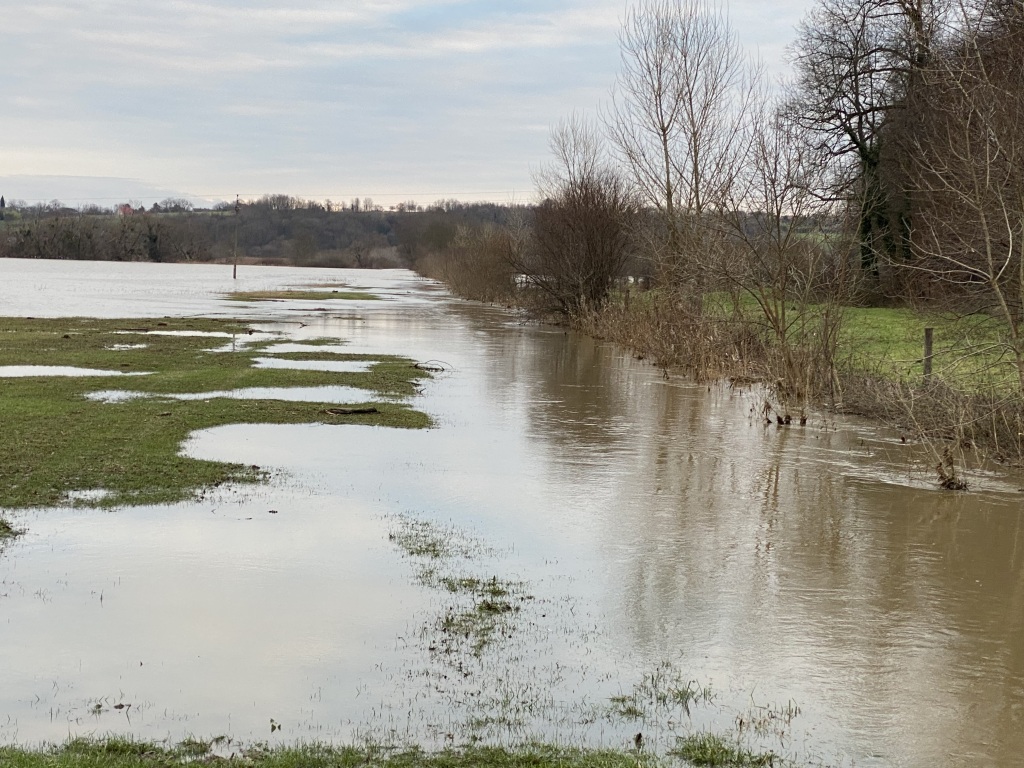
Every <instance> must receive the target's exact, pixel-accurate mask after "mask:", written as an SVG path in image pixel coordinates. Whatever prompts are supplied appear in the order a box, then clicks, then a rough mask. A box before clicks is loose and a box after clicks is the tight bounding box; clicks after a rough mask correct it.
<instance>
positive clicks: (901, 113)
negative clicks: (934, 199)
mask: <svg viewBox="0 0 1024 768" xmlns="http://www.w3.org/2000/svg"><path fill="white" fill-rule="evenodd" d="M946 5H947V3H945V2H944V0H820V2H819V4H818V5H817V7H815V8H814V9H813V10H812V11H811V12H810V13H809V14H808V15H807V17H806V18H805V19H804V20H803V21H802V22H801V24H800V26H799V27H798V32H797V40H796V42H795V44H794V46H793V48H792V51H791V55H792V60H793V64H794V68H795V71H796V79H795V82H794V84H793V88H792V93H791V96H790V99H789V110H790V112H791V114H792V116H793V118H794V119H795V120H796V121H797V123H798V124H799V125H801V126H802V127H803V128H804V129H805V130H806V131H807V134H808V136H810V137H811V141H812V142H813V144H814V146H815V148H816V149H818V150H819V151H821V152H822V153H824V154H825V156H826V157H827V158H829V160H830V162H831V164H832V165H833V167H834V168H835V171H836V172H835V177H834V178H833V180H832V182H831V184H830V188H829V189H827V190H826V194H829V195H832V196H834V197H837V198H844V199H846V200H848V201H849V202H850V204H851V205H854V206H856V207H857V208H858V209H859V213H858V217H857V219H858V240H859V243H860V257H861V264H862V266H863V267H864V268H865V269H866V270H868V271H870V272H873V273H874V274H875V275H876V276H877V274H878V268H879V256H880V255H887V256H895V255H897V254H898V253H900V252H901V251H903V250H904V247H905V246H906V244H907V234H908V233H909V216H910V211H909V210H907V204H906V196H905V195H904V194H903V191H902V190H901V186H902V180H901V178H900V175H899V163H898V161H895V160H894V158H896V157H898V154H899V148H898V145H899V142H900V141H901V138H900V137H899V134H900V133H902V134H903V135H907V134H912V133H913V131H914V129H915V127H914V124H913V122H914V121H913V119H908V112H907V110H908V109H910V107H911V103H912V100H913V93H914V92H915V90H916V89H917V87H918V83H919V82H920V77H921V73H922V72H923V71H924V69H925V68H926V67H927V65H928V61H929V58H930V56H931V50H932V47H933V45H934V41H935V37H936V34H937V33H938V30H939V28H940V24H941V21H942V17H943V16H944V15H945V11H946ZM898 126H899V127H902V131H900V130H898ZM887 142H889V143H891V144H893V145H894V151H893V152H887V147H886V143H887Z"/></svg>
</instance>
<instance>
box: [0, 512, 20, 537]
mask: <svg viewBox="0 0 1024 768" xmlns="http://www.w3.org/2000/svg"><path fill="white" fill-rule="evenodd" d="M20 533H21V531H19V530H18V529H17V528H15V527H14V526H13V525H11V524H10V522H8V521H7V520H5V519H4V518H2V517H0V541H2V540H3V539H13V538H14V537H15V536H17V535H19V534H20Z"/></svg>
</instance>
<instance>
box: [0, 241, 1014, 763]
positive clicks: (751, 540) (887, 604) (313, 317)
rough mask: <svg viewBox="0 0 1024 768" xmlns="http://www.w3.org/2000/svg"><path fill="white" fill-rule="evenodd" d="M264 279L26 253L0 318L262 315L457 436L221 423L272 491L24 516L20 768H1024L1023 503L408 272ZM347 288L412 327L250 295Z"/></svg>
mask: <svg viewBox="0 0 1024 768" xmlns="http://www.w3.org/2000/svg"><path fill="white" fill-rule="evenodd" d="M239 273H240V277H239V279H238V280H237V281H232V280H231V278H230V267H223V266H190V265H143V264H97V263H69V262H25V261H14V260H3V261H0V278H2V279H0V313H2V314H3V315H6V316H30V315H31V316H35V317H62V316H75V315H81V316H103V317H144V316H145V317H162V316H165V315H173V316H182V315H194V314H202V315H210V316H227V317H245V318H247V319H249V320H250V321H251V322H253V323H254V324H255V326H256V328H257V329H258V330H259V331H260V334H257V335H258V336H260V337H261V338H268V337H267V336H264V335H263V334H272V335H273V338H279V339H280V343H281V347H280V349H282V350H289V349H290V350H296V349H302V348H304V347H305V345H306V343H308V342H311V341H313V340H316V341H318V342H320V343H323V339H329V340H331V342H330V343H331V344H337V345H344V350H345V351H346V352H348V353H359V354H372V355H391V354H393V355H402V356H406V357H408V358H411V359H413V360H418V361H423V362H427V361H432V364H433V365H434V366H436V367H438V368H440V369H442V370H441V371H440V372H438V373H435V374H434V377H433V379H432V380H430V381H427V382H426V383H425V385H424V386H423V390H422V392H421V394H419V395H417V396H415V397H413V398H410V405H412V407H414V408H416V409H419V410H421V411H424V412H426V413H427V414H429V415H430V416H431V418H432V419H433V422H434V426H433V427H432V428H430V429H426V430H399V429H387V428H380V427H365V426H352V425H350V426H345V425H277V426H258V425H257V426H253V425H244V426H242V425H239V426H226V427H219V428H216V429H212V430H207V431H203V432H199V433H195V434H193V436H192V437H191V438H190V439H189V441H188V442H187V444H186V445H185V446H184V450H185V451H186V452H187V453H188V454H189V455H192V456H195V457H197V458H202V459H215V460H222V461H232V462H241V463H245V464H252V465H258V466H260V467H263V468H266V469H268V470H270V472H271V477H272V479H271V481H270V482H269V484H266V485H262V486H255V487H252V486H247V487H237V488H233V487H222V488H218V489H215V490H213V491H211V492H209V493H207V494H205V495H204V497H203V498H202V499H201V500H200V501H198V502H194V503H187V504H178V505H172V506H159V507H131V508H121V509H115V510H102V511H101V510H98V509H90V508H81V507H78V508H74V509H68V508H56V509H42V510H31V511H7V512H5V514H6V515H7V516H8V517H9V518H10V519H11V520H12V521H13V522H14V523H15V524H16V525H17V526H19V527H23V528H26V529H27V533H26V534H25V535H24V536H22V537H20V538H18V539H15V540H13V541H9V542H7V543H5V544H0V648H2V649H3V650H2V656H0V743H18V744H23V745H31V744H36V743H39V742H42V741H58V742H59V741H63V740H64V739H67V738H68V737H69V736H77V735H96V736H102V735H106V734H112V733H116V734H131V735H134V736H138V737H140V738H147V739H165V738H168V739H172V740H180V739H183V738H186V737H188V736H195V737H202V738H212V737H217V736H222V735H223V736H225V737H227V740H226V741H225V744H227V745H228V746H226V747H224V749H225V750H227V751H230V744H231V743H232V742H242V743H251V742H253V741H265V742H268V743H270V744H275V743H293V742H295V741H297V740H324V741H331V742H350V741H357V740H362V739H374V740H377V741H383V742H389V743H419V744H423V745H425V746H428V747H429V746H444V745H447V744H462V743H466V742H468V741H471V740H480V741H484V742H488V743H505V744H508V743H512V744H514V743H518V742H521V741H523V740H525V739H529V738H540V739H544V740H548V741H555V742H558V743H562V744H568V745H588V746H612V747H621V748H626V747H632V746H633V744H634V736H635V734H637V733H638V732H640V733H643V734H644V739H645V743H646V744H648V745H650V746H649V748H650V749H652V750H655V751H659V752H664V751H665V750H667V749H668V748H671V747H672V746H673V745H674V744H675V743H676V738H677V737H683V736H687V735H692V734H695V733H701V732H704V731H709V732H715V733H722V734H726V735H727V736H728V737H729V738H731V739H737V740H739V741H741V742H742V743H743V744H745V745H749V746H750V747H751V748H752V749H758V750H762V751H763V750H771V751H773V752H775V753H777V754H780V755H783V756H787V757H792V758H795V759H797V760H799V761H801V762H806V763H809V764H819V763H823V764H826V765H851V766H853V765H856V766H934V765H943V766H965V767H966V766H979V765H994V766H1013V765H1019V764H1020V760H1021V758H1020V755H1022V754H1024V530H1022V520H1024V512H1022V502H1024V493H1022V492H1021V486H1024V477H1021V476H1020V475H1018V474H1011V473H1006V474H1000V473H992V474H988V475H984V476H978V477H975V478H972V480H973V481H974V486H975V488H976V490H974V491H972V492H969V493H948V492H941V491H938V490H935V489H934V488H933V486H932V475H931V474H930V473H929V470H928V464H929V463H930V461H929V458H928V456H927V455H926V454H924V453H923V452H921V451H920V449H919V448H918V447H916V446H913V445H904V444H902V443H901V442H900V440H899V436H898V435H895V434H891V433H889V432H887V431H886V430H885V429H881V428H878V427H876V426H875V425H872V424H870V423H865V422H862V421H857V420H853V419H839V418H836V417H834V416H831V415H828V414H818V415H816V416H815V417H814V418H812V419H811V421H810V422H809V423H808V425H807V426H805V427H798V426H795V425H794V426H791V427H786V428H778V427H776V426H765V425H764V424H763V423H762V420H761V419H760V418H759V415H758V414H759V407H760V404H761V400H760V396H759V393H758V392H757V391H756V390H750V389H732V388H730V387H728V386H726V385H716V386H711V387H708V386H699V385H695V384H692V383H689V382H687V381H685V380H683V379H678V378H666V377H665V376H663V375H662V374H661V372H659V371H657V370H656V369H654V368H652V367H650V366H648V365H646V364H644V363H642V362H638V361H636V360H633V359H632V358H631V357H630V356H629V355H628V354H625V353H623V352H622V351H620V350H617V349H616V348H614V347H612V346H610V345H607V344H603V343H599V342H595V341H592V340H589V339H586V338H581V337H578V336H575V335H573V334H571V333H566V332H565V331H563V330H562V329H558V328H551V327H540V326H536V325H533V324H527V323H523V322H521V321H520V320H519V319H518V318H516V317H514V316H511V315H509V314H507V313H505V312H502V311H500V310H497V309H494V308H488V307H481V306H478V305H474V304H469V303H465V302H460V301H457V300H454V299H451V298H450V297H448V296H447V295H446V294H445V293H444V291H443V290H441V289H440V288H439V287H438V286H436V285H434V284H431V283H429V282H426V281H423V280H421V279H419V278H417V277H416V276H414V275H412V274H411V273H408V272H404V271H383V272H369V271H344V270H341V271H328V270H287V269H274V268H256V267H245V268H242V269H240V270H239ZM339 283H344V284H346V290H347V289H351V290H353V291H368V292H371V293H373V294H375V295H377V296H379V297H380V298H381V299H383V300H376V301H368V300H354V301H352V300H347V301H318V302H308V301H296V302H291V301H275V302H267V301H263V302H252V303H244V302H242V303H240V302H237V301H227V300H226V299H225V298H224V297H223V293H224V292H227V291H233V290H244V291H271V290H280V289H283V288H289V287H301V288H307V287H309V286H310V285H312V284H323V285H337V284H339ZM0 327H2V319H0ZM126 343H138V339H136V338H134V337H133V338H131V339H126ZM263 364H264V365H280V364H283V363H282V361H279V360H274V359H268V362H266V363H263ZM55 373H56V372H55ZM64 373H67V372H66V371H65V372H64ZM135 381H138V380H135ZM133 383H134V382H133ZM110 386H111V380H110V378H104V377H102V376H96V377H95V380H94V391H95V393H96V395H95V398H96V399H99V400H101V401H104V402H108V401H109V402H110V403H111V407H116V404H115V403H116V399H117V398H116V396H115V397H109V395H110V391H109V390H110ZM2 387H3V379H0V388H2ZM310 389H311V390H315V391H310V392H309V393H307V394H308V397H309V399H310V400H311V401H320V400H323V399H324V398H325V394H324V391H323V390H324V389H328V390H329V389H331V388H329V387H328V388H323V387H315V388H310ZM338 389H339V390H340V389H344V388H338ZM0 392H2V389H0ZM201 394H202V393H194V394H192V393H190V394H189V395H188V397H198V396H201ZM344 395H345V393H344V392H337V393H335V395H334V396H337V397H338V398H339V402H344ZM208 396H219V397H232V398H240V399H241V398H246V397H275V396H281V397H284V396H288V397H294V398H302V397H304V396H306V395H304V394H303V393H301V392H293V393H290V394H288V395H280V394H275V393H274V392H272V391H252V392H247V391H244V390H235V391H227V392H225V391H222V392H215V393H211V394H208ZM108 397H109V400H107V399H105V398H108Z"/></svg>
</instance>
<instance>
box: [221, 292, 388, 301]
mask: <svg viewBox="0 0 1024 768" xmlns="http://www.w3.org/2000/svg"><path fill="white" fill-rule="evenodd" d="M227 297H228V298H229V299H231V300H232V301H285V300H291V301H334V300H338V299H343V300H347V301H356V300H359V301H376V300H379V299H380V297H379V296H376V295H374V294H372V293H369V292H367V291H341V290H337V289H331V290H327V291H325V290H309V289H307V290H291V291H287V290H286V291H235V292H233V293H229V294H228V295H227Z"/></svg>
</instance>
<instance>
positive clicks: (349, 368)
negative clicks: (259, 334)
mask: <svg viewBox="0 0 1024 768" xmlns="http://www.w3.org/2000/svg"><path fill="white" fill-rule="evenodd" d="M374 363H375V361H373V360H287V359H286V360H281V359H279V358H275V357H257V358H256V359H255V360H254V364H255V367H256V368H287V369H291V370H296V371H330V372H332V373H364V372H366V371H368V370H370V367H371V366H372V365H374Z"/></svg>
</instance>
